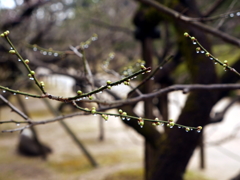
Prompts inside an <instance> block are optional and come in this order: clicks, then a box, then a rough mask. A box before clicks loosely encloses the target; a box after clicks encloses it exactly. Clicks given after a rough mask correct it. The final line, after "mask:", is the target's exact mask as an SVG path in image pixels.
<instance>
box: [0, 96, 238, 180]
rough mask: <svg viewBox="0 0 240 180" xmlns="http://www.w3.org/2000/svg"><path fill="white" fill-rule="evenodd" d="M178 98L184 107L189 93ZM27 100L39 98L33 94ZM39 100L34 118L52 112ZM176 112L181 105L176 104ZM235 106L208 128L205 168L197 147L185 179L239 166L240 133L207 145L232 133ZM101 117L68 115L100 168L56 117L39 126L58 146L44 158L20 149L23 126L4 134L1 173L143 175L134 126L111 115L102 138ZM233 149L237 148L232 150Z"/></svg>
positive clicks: (81, 178) (81, 179) (5, 115)
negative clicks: (185, 98) (28, 154)
mask: <svg viewBox="0 0 240 180" xmlns="http://www.w3.org/2000/svg"><path fill="white" fill-rule="evenodd" d="M176 96H177V97H176ZM173 99H174V101H176V99H178V100H179V102H180V103H179V104H177V106H176V103H173V105H172V107H171V109H172V110H174V108H176V107H178V108H179V107H181V104H182V103H183V102H184V98H183V99H182V96H179V94H178V93H176V94H175V95H173ZM24 101H25V102H26V101H27V102H29V103H30V102H35V100H34V99H32V98H29V99H28V100H24ZM37 101H38V103H35V104H31V105H30V106H28V107H27V108H28V109H30V112H31V116H32V117H34V119H35V120H42V119H45V118H47V119H49V118H51V117H53V116H52V115H51V114H50V113H49V112H48V111H47V110H46V109H44V108H43V104H41V101H40V100H37ZM174 106H176V107H174ZM221 107H222V105H221V104H220V105H219V107H218V108H219V109H221ZM234 110H235V111H234ZM238 110H239V106H237V105H236V106H234V108H233V111H234V112H235V113H236V112H238ZM174 112H176V111H175V110H174ZM234 112H233V113H232V112H230V114H228V118H230V119H228V120H225V121H224V123H222V124H219V125H214V126H209V127H207V128H205V130H204V134H205V141H206V168H205V169H204V170H200V169H199V168H198V164H199V152H198V149H197V150H196V151H195V153H194V156H193V157H192V159H191V162H190V163H189V166H188V173H187V176H186V179H189V180H194V179H196V180H207V179H208V180H224V179H229V178H230V177H231V176H233V175H234V174H236V173H237V172H238V171H239V162H240V160H239V155H238V154H237V153H238V152H239V150H240V147H239V146H238V145H237V144H239V139H234V140H232V141H230V142H228V143H225V144H223V145H221V146H211V145H208V144H209V143H210V142H212V141H216V140H218V139H221V137H222V136H223V135H227V134H229V133H231V129H232V128H234V127H236V126H237V125H238V124H239V123H238V122H237V119H239V117H237V116H236V114H234ZM172 116H173V117H172V118H175V119H176V117H174V116H177V114H175V115H172ZM18 118H19V117H18V116H17V115H16V114H15V113H14V112H11V111H10V110H9V109H8V108H7V107H6V108H2V109H0V120H7V119H18ZM100 120H102V119H101V118H99V117H98V116H93V115H90V116H84V117H75V118H71V119H67V120H65V122H67V124H68V125H69V126H70V127H71V129H72V130H73V131H74V132H75V133H76V134H77V136H78V138H79V139H80V140H81V141H82V142H83V143H84V145H85V146H86V148H87V149H88V150H89V152H90V153H91V154H92V156H93V157H94V158H95V160H96V161H97V162H98V164H99V166H98V167H97V168H94V167H92V166H91V164H90V163H89V161H88V160H87V158H86V157H85V156H84V155H83V153H82V151H81V150H80V149H79V148H78V147H77V146H76V144H74V142H73V141H72V140H71V138H70V137H69V136H68V135H67V133H66V132H65V131H64V129H63V128H62V127H61V125H60V124H59V123H57V122H56V123H52V124H47V125H40V126H37V131H38V132H39V134H40V139H41V141H42V142H44V143H45V144H47V145H49V146H50V147H51V148H52V150H53V153H52V154H50V155H49V156H48V159H47V160H46V161H44V160H42V159H41V158H27V157H23V156H20V155H19V154H18V153H17V152H16V145H17V143H18V137H19V132H15V133H1V134H0V170H1V173H0V179H4V180H12V179H18V180H32V179H35V180H42V179H46V180H55V179H56V180H65V179H74V180H75V179H78V180H96V179H98V180H110V179H115V180H120V179H124V180H127V179H131V180H134V179H136V180H137V179H138V180H139V179H141V177H142V175H143V154H144V153H143V139H142V138H141V137H140V136H139V135H138V134H137V133H135V132H134V131H133V130H132V129H131V128H128V127H126V126H125V125H124V124H123V123H122V122H121V120H120V119H118V118H115V117H111V118H110V119H109V120H108V122H104V140H103V141H100V140H99V133H100V131H99V122H100ZM15 127H16V125H9V124H8V125H0V130H4V129H11V128H15ZM190 133H191V132H189V135H190ZM224 150H225V154H224V152H223V151H224ZM229 150H231V151H230V152H231V153H232V154H230V153H229V152H228V151H229ZM226 152H228V155H226ZM233 155H235V156H234V158H232V157H231V156H233ZM220 172H224V173H220Z"/></svg>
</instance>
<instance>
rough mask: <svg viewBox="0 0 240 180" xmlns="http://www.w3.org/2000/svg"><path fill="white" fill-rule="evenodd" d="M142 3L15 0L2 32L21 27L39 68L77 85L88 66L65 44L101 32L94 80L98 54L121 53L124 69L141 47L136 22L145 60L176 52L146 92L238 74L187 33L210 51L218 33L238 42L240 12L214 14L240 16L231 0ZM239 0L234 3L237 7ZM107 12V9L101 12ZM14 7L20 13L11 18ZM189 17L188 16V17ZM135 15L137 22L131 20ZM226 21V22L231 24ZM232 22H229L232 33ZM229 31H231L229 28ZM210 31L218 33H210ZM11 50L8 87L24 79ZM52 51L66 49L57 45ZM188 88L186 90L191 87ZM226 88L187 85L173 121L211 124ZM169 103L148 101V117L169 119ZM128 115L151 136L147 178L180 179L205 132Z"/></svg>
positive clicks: (5, 63)
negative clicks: (222, 68) (222, 67)
mask: <svg viewBox="0 0 240 180" xmlns="http://www.w3.org/2000/svg"><path fill="white" fill-rule="evenodd" d="M139 2H141V4H140V7H139V8H138V9H137V10H136V12H135V14H134V11H133V9H135V8H136V3H134V2H133V1H107V0H106V1H99V2H98V1H57V2H47V1H25V3H23V4H21V5H19V6H17V7H16V9H15V11H13V10H8V11H7V10H2V11H1V14H2V15H1V16H2V17H4V18H3V19H4V22H2V25H1V29H2V31H4V30H6V29H9V30H10V31H11V34H18V35H17V36H14V37H13V38H14V39H13V41H15V42H19V43H18V44H17V48H19V49H20V51H21V53H22V54H23V55H24V56H27V57H29V59H31V62H32V63H33V65H34V68H37V67H45V68H47V69H49V70H50V72H51V74H64V75H67V76H70V77H72V78H74V79H75V81H76V84H77V85H83V84H84V85H83V86H86V84H88V82H87V80H86V78H85V74H84V73H83V72H84V70H83V69H82V68H81V67H83V64H82V62H80V61H78V60H77V57H76V56H73V52H71V51H69V50H66V47H68V45H69V44H70V45H74V46H75V45H77V44H79V42H82V41H85V40H86V37H90V36H91V35H92V34H93V33H97V34H98V36H99V37H101V41H97V42H96V44H95V45H94V46H92V47H91V49H90V51H88V54H87V56H88V61H89V64H90V66H91V67H92V72H93V74H94V77H96V79H97V74H96V73H97V72H99V70H100V68H99V66H98V65H97V66H96V64H100V65H101V64H102V62H101V61H99V60H100V59H106V58H107V56H106V54H109V53H110V52H112V51H114V52H115V54H116V58H115V60H114V61H115V63H114V65H112V66H110V68H111V69H114V70H116V71H120V72H121V71H122V72H126V71H125V69H124V68H123V67H124V66H125V65H127V64H128V61H129V60H131V59H134V58H136V57H138V56H139V54H140V48H139V47H138V45H137V43H136V42H134V41H132V36H133V30H134V28H135V38H136V39H138V40H140V43H141V51H142V58H143V59H144V60H145V61H146V66H147V67H148V66H151V67H154V66H155V65H156V64H159V63H161V62H162V61H163V60H164V59H166V57H167V56H168V55H174V57H173V60H172V61H171V62H169V63H167V64H166V65H165V66H164V67H163V69H162V70H161V71H159V73H158V74H157V75H156V76H155V77H154V79H155V81H154V82H152V81H149V82H147V83H146V84H145V86H143V87H142V89H141V91H142V92H143V93H150V92H152V91H154V90H155V89H159V87H161V88H163V87H168V86H171V85H173V84H176V83H191V84H215V83H236V82H237V81H238V79H239V77H237V76H236V75H235V74H234V73H231V72H226V73H218V74H217V72H216V70H215V65H214V63H213V62H212V61H210V60H209V58H206V57H205V56H202V55H197V54H196V46H194V45H193V44H192V41H191V40H189V39H188V38H185V37H184V36H183V34H184V32H186V31H187V32H189V33H190V34H191V35H192V36H194V37H196V38H197V39H198V40H199V41H200V42H201V44H202V45H203V46H204V47H205V48H206V49H207V50H208V51H209V52H212V51H211V45H212V44H214V43H223V42H221V41H220V40H219V39H218V38H221V39H223V40H225V42H224V43H226V42H228V43H232V44H233V45H238V46H239V40H238V39H237V38H238V35H237V33H236V32H237V31H236V29H237V28H238V23H236V21H238V19H237V18H226V19H225V18H223V17H226V15H220V16H216V18H215V19H214V18H212V17H214V16H215V15H219V14H224V13H226V12H229V13H228V14H227V17H231V16H232V14H233V16H239V15H238V14H237V12H235V11H234V9H233V6H234V4H233V3H234V2H231V1H225V2H223V1H217V2H214V1H211V2H209V1H207V2H205V1H201V2H195V1H186V0H179V1H156V2H155V1H150V0H139ZM235 3H236V2H235ZM237 5H238V4H237V3H236V4H235V8H236V9H237V7H238V6H237ZM109 7H111V8H109ZM168 8H169V9H168ZM103 11H104V12H107V13H102V12H103ZM10 13H15V14H14V15H12V16H11V17H10V16H9V14H10ZM126 15H127V16H128V17H126ZM186 16H188V17H189V19H187V18H185V19H184V18H183V17H186ZM79 17H81V18H79ZM129 17H133V18H131V19H130V18H129ZM218 18H219V19H218ZM131 20H132V21H133V24H131V23H132V22H131ZM210 20H211V21H210ZM89 22H90V23H89ZM116 22H117V23H116ZM209 22H210V23H209ZM213 22H214V23H217V24H218V26H217V27H218V28H220V30H217V29H213V28H211V26H210V25H211V24H213ZM29 24H30V25H29ZM90 24H92V26H90ZM99 27H102V28H99ZM126 27H127V28H126ZM226 27H228V28H227V29H226ZM106 29H107V31H106ZM158 29H160V32H161V33H159V30H158ZM229 29H231V31H230V32H229ZM226 30H228V32H227V33H228V34H229V35H227V34H226V33H225V32H224V31H226ZM206 32H207V33H211V34H212V35H213V36H208V35H207V33H206ZM160 34H161V40H154V39H155V38H159V37H160ZM69 35H70V36H69ZM231 35H232V36H231ZM63 37H66V38H63ZM109 37H111V38H109ZM214 37H217V38H214ZM233 37H236V38H233ZM213 38H214V39H213ZM23 39H25V41H26V42H27V43H24V44H25V45H26V46H27V47H29V49H26V46H24V47H23V46H22V44H23V41H22V40H23ZM34 44H36V45H34ZM41 47H44V48H41ZM160 47H161V48H160ZM7 49H8V48H7V45H6V44H3V45H2V46H1V57H2V58H1V66H0V67H2V68H4V69H6V68H7V69H9V71H10V72H14V73H15V74H16V76H15V75H14V74H12V73H9V72H8V71H4V72H5V73H4V74H3V75H2V76H1V77H2V78H1V82H3V83H4V84H2V85H4V86H7V87H10V88H13V89H20V88H21V86H22V85H23V84H22V83H21V82H22V77H21V76H19V74H20V72H21V73H22V72H23V70H22V69H21V68H20V67H19V66H18V65H17V64H16V63H17V62H16V59H9V56H8V55H6V52H8V50H7ZM32 50H33V51H34V50H37V51H36V52H35V51H34V52H33V51H32ZM55 50H61V51H59V52H56V51H55ZM39 52H40V53H39ZM49 52H52V53H51V54H50V53H49ZM55 53H56V54H55ZM47 55H48V56H47ZM7 59H8V60H7ZM235 59H236V60H233V61H232V62H230V63H232V66H233V67H234V68H235V69H236V70H238V71H239V70H240V68H239V62H240V61H238V59H239V58H238V57H236V58H235ZM182 66H185V67H184V70H187V71H184V70H183V71H181V70H180V68H182ZM1 71H3V70H1ZM95 75H96V76H95ZM176 77H180V78H176ZM6 78H8V79H9V78H10V81H5V79H6ZM17 82H19V83H17ZM5 83H6V84H5ZM13 85H14V86H15V87H13ZM16 86H17V87H16ZM184 92H186V93H188V90H186V91H184ZM227 95H229V90H225V91H212V90H206V91H196V92H189V95H188V98H187V101H186V103H185V106H184V108H183V110H182V112H181V114H180V116H179V118H178V120H177V121H176V122H177V123H179V124H184V125H187V126H198V125H202V126H206V125H207V124H210V123H212V122H216V121H218V122H219V121H221V120H222V119H223V116H224V114H221V116H220V117H218V119H212V118H211V117H210V113H211V111H212V108H213V106H214V105H215V104H216V103H217V102H218V101H219V100H220V99H222V98H223V97H225V96H227ZM134 96H136V95H135V94H129V97H134ZM115 97H116V96H115ZM152 102H154V103H152ZM167 104H168V99H167V95H161V96H158V97H155V98H149V99H147V100H145V111H144V117H148V118H154V115H153V111H152V110H153V108H155V107H156V108H157V109H158V110H159V113H160V116H161V117H162V118H163V119H164V120H168V118H169V117H168V109H167ZM135 105H136V104H134V105H127V106H123V107H122V109H123V110H124V111H126V112H127V113H128V114H135V112H134V111H133V107H134V106H135ZM135 115H136V116H138V115H137V114H135ZM124 122H125V123H126V124H128V125H129V126H131V127H133V128H134V129H135V130H136V131H137V132H138V133H140V134H141V135H142V136H143V137H144V138H145V140H146V142H145V169H146V176H145V178H146V179H174V180H177V179H182V178H183V174H184V172H185V169H186V166H187V164H188V162H189V160H190V158H191V156H192V154H193V151H194V150H195V148H196V147H197V146H198V145H199V142H200V141H201V138H202V134H199V133H193V132H191V135H189V133H186V132H184V131H183V130H182V129H178V128H173V129H171V130H170V129H168V128H165V132H164V133H161V132H159V131H158V130H157V129H156V128H155V127H154V126H152V125H151V124H146V125H145V128H143V129H139V125H138V124H137V121H124ZM173 172H174V173H173Z"/></svg>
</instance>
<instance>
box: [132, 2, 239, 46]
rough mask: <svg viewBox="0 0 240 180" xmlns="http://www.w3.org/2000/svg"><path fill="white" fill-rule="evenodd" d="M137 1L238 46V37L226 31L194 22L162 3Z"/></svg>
mask: <svg viewBox="0 0 240 180" xmlns="http://www.w3.org/2000/svg"><path fill="white" fill-rule="evenodd" d="M136 1H138V2H141V3H144V4H147V5H149V6H152V7H154V8H156V9H157V10H158V11H160V12H163V13H165V14H166V15H168V16H170V17H173V18H175V19H177V20H179V21H182V22H184V23H187V24H188V25H190V26H193V27H196V28H198V29H199V30H202V31H205V32H207V33H210V34H212V35H214V36H216V37H218V38H221V39H222V40H224V41H225V42H228V43H230V44H233V45H236V46H238V47H240V40H239V39H238V38H235V37H233V36H230V35H229V34H227V33H224V32H221V31H219V30H217V29H215V28H212V27H210V26H208V25H205V24H203V23H201V22H196V21H195V19H194V18H190V17H188V16H184V15H182V14H180V13H179V12H177V11H174V10H172V9H170V8H168V7H166V6H163V5H162V4H160V3H158V2H156V1H152V0H136Z"/></svg>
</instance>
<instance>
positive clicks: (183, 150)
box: [134, 1, 217, 180]
mask: <svg viewBox="0 0 240 180" xmlns="http://www.w3.org/2000/svg"><path fill="white" fill-rule="evenodd" d="M172 2H173V1H172ZM176 2H177V1H174V3H168V4H171V6H172V7H171V8H174V7H177V8H178V9H176V10H183V9H185V8H192V9H195V10H196V11H194V12H191V9H190V10H189V13H191V15H193V16H194V14H195V15H199V12H198V11H197V7H196V6H195V4H194V3H193V2H191V3H189V4H188V3H186V2H185V1H184V3H181V1H178V3H176ZM193 6H194V7H193ZM179 7H180V9H179ZM136 16H138V17H136ZM153 17H154V18H153ZM159 17H161V15H158V14H157V12H155V11H154V10H153V9H152V8H149V7H144V8H141V9H139V10H138V12H137V13H136V15H135V17H134V20H135V21H134V22H135V25H136V19H138V20H139V19H140V20H141V21H138V24H141V23H142V24H144V25H145V26H146V25H147V28H148V31H147V32H152V31H151V30H149V29H151V28H152V29H155V26H156V25H157V22H159V21H160V19H157V18H159ZM168 21H169V19H168ZM170 21H171V22H172V23H173V24H174V25H175V27H176V35H177V38H178V47H179V49H180V52H181V54H182V56H184V59H185V61H186V64H187V67H188V70H189V74H190V76H191V78H192V79H191V81H192V83H199V84H213V83H216V82H217V77H216V73H215V69H214V65H213V63H212V62H211V61H210V60H208V59H207V58H205V57H204V56H199V55H196V53H195V48H196V46H194V45H193V44H191V41H189V39H188V38H185V37H184V36H183V33H184V32H185V30H187V31H188V32H189V31H190V33H191V35H193V36H195V37H196V38H197V39H201V43H202V45H203V46H204V47H205V48H206V49H208V50H210V49H211V47H210V44H209V42H208V40H207V37H206V35H205V34H204V33H203V32H201V31H198V30H197V29H192V28H190V27H188V25H187V24H183V23H180V22H177V21H172V20H171V19H170ZM142 27H144V26H142ZM186 28H187V29H186ZM145 40H146V41H145ZM145 40H142V47H143V49H142V51H143V58H144V60H145V61H146V65H147V66H148V65H151V63H152V62H151V61H152V57H151V55H149V52H150V50H149V47H150V46H149V44H148V43H149V40H148V41H147V39H145ZM144 43H145V45H144ZM149 61H150V62H149ZM149 83H151V82H149ZM150 87H151V85H149V84H147V85H145V88H144V93H146V92H148V90H149V88H150ZM216 101H217V94H216V92H211V91H199V92H193V93H190V94H189V96H188V98H187V101H186V104H185V106H184V108H183V110H182V112H181V114H180V116H179V119H178V120H177V123H179V124H184V125H188V126H198V125H201V126H204V125H206V124H207V123H208V121H209V114H210V111H211V109H212V107H213V105H214V104H215V103H216ZM152 107H153V105H152V102H151V100H148V101H147V102H145V116H148V117H153V114H152ZM150 129H152V128H150ZM148 131H151V130H148ZM154 138H155V139H154V140H153V142H156V143H155V146H153V144H152V143H149V142H148V140H147V139H146V143H145V168H146V169H145V170H146V176H145V177H146V179H147V180H182V179H183V175H184V172H185V170H186V166H187V164H188V162H189V160H190V158H191V156H192V154H193V152H194V150H195V148H196V147H197V146H198V144H199V140H200V138H201V134H199V133H197V132H195V131H194V132H193V131H192V132H188V133H187V132H185V130H183V129H179V128H177V127H174V128H173V129H171V130H167V131H166V132H165V133H164V134H162V135H161V136H160V135H159V136H158V137H157V136H155V137H154Z"/></svg>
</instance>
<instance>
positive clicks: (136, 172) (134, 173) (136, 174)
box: [104, 169, 143, 180]
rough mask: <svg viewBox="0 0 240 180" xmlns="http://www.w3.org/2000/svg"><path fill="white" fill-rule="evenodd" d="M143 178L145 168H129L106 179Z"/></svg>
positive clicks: (131, 179) (141, 179)
mask: <svg viewBox="0 0 240 180" xmlns="http://www.w3.org/2000/svg"><path fill="white" fill-rule="evenodd" d="M112 179H114V180H143V169H127V170H124V171H119V172H116V173H114V174H110V175H108V176H107V177H106V178H105V179H104V180H112Z"/></svg>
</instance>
